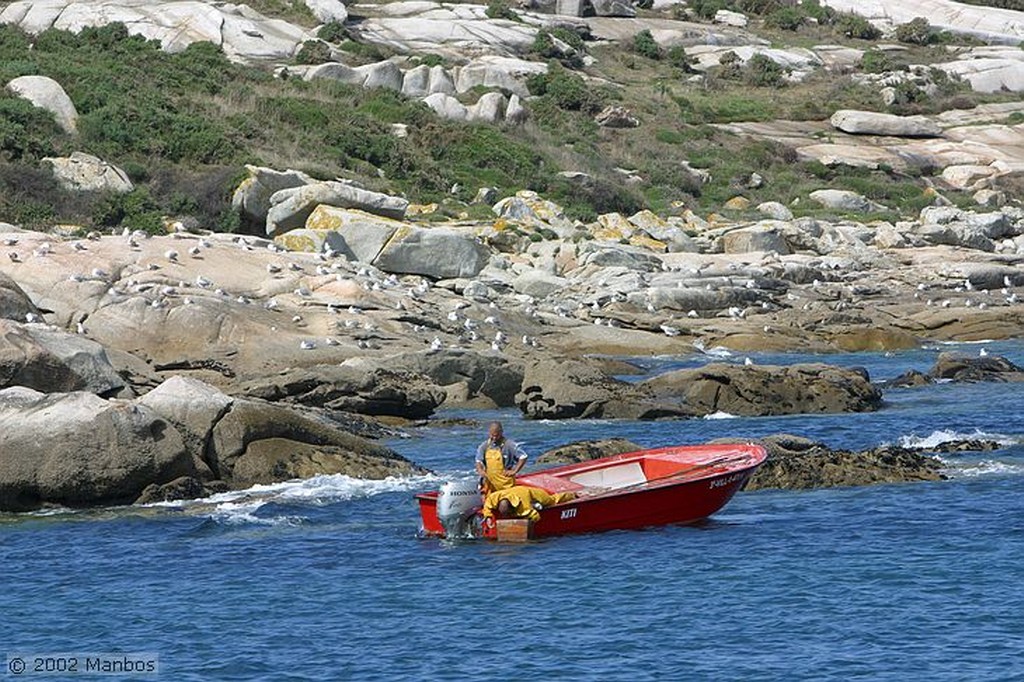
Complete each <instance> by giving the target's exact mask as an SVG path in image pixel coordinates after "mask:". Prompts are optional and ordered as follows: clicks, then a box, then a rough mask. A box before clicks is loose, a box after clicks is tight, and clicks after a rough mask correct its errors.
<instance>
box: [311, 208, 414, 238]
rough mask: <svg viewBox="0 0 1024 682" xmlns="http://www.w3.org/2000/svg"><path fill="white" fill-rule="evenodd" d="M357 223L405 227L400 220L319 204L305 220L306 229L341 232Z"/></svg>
mask: <svg viewBox="0 0 1024 682" xmlns="http://www.w3.org/2000/svg"><path fill="white" fill-rule="evenodd" d="M357 222H359V223H368V222H369V223H375V224H377V225H390V226H392V227H395V228H398V227H401V226H403V225H405V223H403V222H402V221H400V220H393V219H391V218H383V217H381V216H379V215H374V214H372V213H367V212H366V211H360V210H357V209H354V208H338V207H337V206H328V205H326V204H320V205H319V206H317V207H316V208H315V209H314V210H313V212H312V213H310V214H309V217H308V218H306V229H307V230H331V231H343V230H344V228H346V227H347V226H349V225H351V224H353V223H357Z"/></svg>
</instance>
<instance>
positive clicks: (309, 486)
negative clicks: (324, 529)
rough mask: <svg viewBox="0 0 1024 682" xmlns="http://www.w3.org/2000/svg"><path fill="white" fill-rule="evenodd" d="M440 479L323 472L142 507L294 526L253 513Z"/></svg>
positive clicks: (287, 518) (291, 518) (294, 520)
mask: <svg viewBox="0 0 1024 682" xmlns="http://www.w3.org/2000/svg"><path fill="white" fill-rule="evenodd" d="M440 480H441V478H440V477H438V476H436V475H434V474H425V475H421V476H401V477H399V476H389V477H387V478H384V479H378V480H372V479H363V478H353V477H352V476H345V475H343V474H330V475H328V474H324V475H320V476H313V477H312V478H305V479H296V480H291V481H283V482H281V483H271V484H267V485H254V486H252V487H251V488H246V489H245V490H231V491H228V492H224V493H218V494H216V495H211V496H210V497H205V498H200V499H197V500H188V501H177V502H154V503H153V504H150V505H146V506H149V507H172V508H176V509H183V510H185V511H188V512H192V513H199V514H205V515H209V517H210V518H212V519H214V520H215V521H218V522H221V523H227V524H245V523H253V524H260V525H271V526H276V525H297V524H299V523H302V522H303V521H304V518H303V517H302V516H295V515H282V516H273V517H261V516H256V512H257V511H258V510H259V509H260V508H261V507H263V506H264V505H266V504H269V503H272V502H277V503H291V504H295V503H299V504H307V505H316V506H320V505H325V504H331V503H334V502H345V501H347V500H353V499H361V498H366V497H373V496H374V495H380V494H382V493H391V492H406V491H410V492H411V491H414V490H419V489H422V488H426V487H429V486H431V485H436V484H437V483H438V482H439V481H440Z"/></svg>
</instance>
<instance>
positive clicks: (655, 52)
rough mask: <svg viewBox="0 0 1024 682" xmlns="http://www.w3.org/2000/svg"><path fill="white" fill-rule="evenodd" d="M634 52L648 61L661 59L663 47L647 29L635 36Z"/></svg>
mask: <svg viewBox="0 0 1024 682" xmlns="http://www.w3.org/2000/svg"><path fill="white" fill-rule="evenodd" d="M632 47H633V52H635V53H636V54H638V55H640V56H641V57H647V58H648V59H661V46H659V45H658V41H656V40H655V39H654V36H653V35H651V32H650V31H649V30H647V29H646V28H645V29H644V30H642V31H640V32H639V33H637V34H636V35H635V36H633V45H632Z"/></svg>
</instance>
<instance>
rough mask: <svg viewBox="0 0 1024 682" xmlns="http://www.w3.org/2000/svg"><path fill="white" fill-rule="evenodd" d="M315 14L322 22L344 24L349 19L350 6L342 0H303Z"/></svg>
mask: <svg viewBox="0 0 1024 682" xmlns="http://www.w3.org/2000/svg"><path fill="white" fill-rule="evenodd" d="M303 2H304V3H305V4H306V7H308V8H309V11H310V12H312V13H313V16H314V17H316V18H317V20H318V21H320V22H322V23H325V24H327V23H330V22H332V21H333V22H337V23H339V24H344V23H345V20H346V19H348V8H346V7H345V3H343V2H341V0H303Z"/></svg>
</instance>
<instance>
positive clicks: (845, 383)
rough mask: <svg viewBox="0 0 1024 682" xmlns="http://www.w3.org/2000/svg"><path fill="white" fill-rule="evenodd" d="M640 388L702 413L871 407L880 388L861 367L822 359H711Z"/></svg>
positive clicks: (876, 403)
mask: <svg viewBox="0 0 1024 682" xmlns="http://www.w3.org/2000/svg"><path fill="white" fill-rule="evenodd" d="M640 388H642V389H644V390H646V391H648V392H649V394H650V395H651V396H652V397H653V398H655V399H661V400H669V399H671V400H678V401H681V402H682V403H683V404H685V405H687V406H688V407H689V408H690V409H691V410H692V411H694V412H695V413H697V414H702V415H706V414H713V413H716V412H724V413H728V414H733V415H742V416H765V415H778V414H803V413H820V412H827V413H835V412H870V411H874V410H877V409H878V408H879V407H880V406H881V404H882V394H881V392H880V391H879V390H878V388H876V387H875V386H874V385H872V383H871V381H870V380H869V378H868V376H867V373H866V372H862V371H857V370H855V369H847V368H843V367H835V366H832V365H825V364H802V365H790V366H785V367H783V366H771V365H727V364H721V363H715V364H710V365H706V366H704V367H699V368H696V369H681V370H677V371H674V372H669V373H667V374H663V375H661V376H657V377H654V378H652V379H647V380H646V381H643V382H641V384H640Z"/></svg>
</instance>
